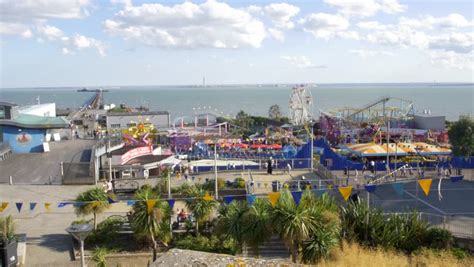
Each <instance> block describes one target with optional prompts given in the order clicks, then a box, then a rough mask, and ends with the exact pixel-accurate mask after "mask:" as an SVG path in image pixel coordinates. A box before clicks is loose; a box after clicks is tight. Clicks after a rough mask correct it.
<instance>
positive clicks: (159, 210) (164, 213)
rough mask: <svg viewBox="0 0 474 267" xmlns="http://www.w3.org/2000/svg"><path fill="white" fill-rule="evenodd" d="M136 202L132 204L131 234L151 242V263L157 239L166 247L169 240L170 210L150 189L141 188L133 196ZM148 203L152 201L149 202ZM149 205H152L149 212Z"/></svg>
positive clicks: (154, 257)
mask: <svg viewBox="0 0 474 267" xmlns="http://www.w3.org/2000/svg"><path fill="white" fill-rule="evenodd" d="M135 199H136V202H135V204H133V210H132V216H131V222H130V223H131V226H132V229H133V232H134V233H135V234H136V235H137V236H138V237H140V236H146V237H148V238H149V240H151V243H152V249H153V261H155V260H156V250H157V245H156V240H157V238H158V239H159V240H160V241H161V242H162V243H163V244H164V245H167V242H166V239H170V235H169V231H170V229H169V220H170V217H171V208H170V207H169V205H168V203H167V202H165V201H162V200H161V199H159V195H158V193H156V192H154V191H153V190H152V189H151V188H150V187H143V188H142V189H141V190H140V191H138V192H137V193H136V194H135ZM149 201H153V202H154V203H152V202H149ZM149 203H152V204H153V205H152V206H151V209H152V210H151V211H150V209H149Z"/></svg>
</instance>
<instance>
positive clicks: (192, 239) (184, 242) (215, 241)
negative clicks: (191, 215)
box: [176, 235, 237, 255]
mask: <svg viewBox="0 0 474 267" xmlns="http://www.w3.org/2000/svg"><path fill="white" fill-rule="evenodd" d="M176 247H177V248H180V249H190V250H197V251H204V252H212V253H224V254H231V255H235V253H236V251H237V248H236V247H235V246H234V242H232V240H230V239H229V238H224V237H223V236H216V235H212V236H210V237H206V236H203V235H198V236H192V235H188V236H186V237H184V238H183V239H181V240H178V241H176Z"/></svg>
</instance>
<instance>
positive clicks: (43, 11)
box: [0, 0, 105, 56]
mask: <svg viewBox="0 0 474 267" xmlns="http://www.w3.org/2000/svg"><path fill="white" fill-rule="evenodd" d="M89 4H90V3H89V0H68V1H66V0H64V1H63V0H61V1H58V0H22V1H17V0H0V15H1V16H0V34H12V35H20V36H22V37H25V38H30V37H32V36H33V35H36V36H37V38H36V40H38V42H40V43H44V42H45V41H50V42H53V43H57V44H59V45H60V46H61V47H62V49H61V52H62V53H63V54H73V53H74V50H80V49H85V48H93V49H96V50H97V51H98V53H99V54H100V55H101V56H104V55H105V45H104V44H103V43H102V42H101V41H98V40H96V39H94V38H90V37H86V36H83V35H80V34H76V35H75V36H74V37H68V36H66V35H65V34H64V32H63V31H62V30H61V29H59V28H57V27H55V26H52V25H49V24H48V20H50V19H80V18H84V17H86V16H87V15H88V12H87V9H86V7H87V6H88V5H89Z"/></svg>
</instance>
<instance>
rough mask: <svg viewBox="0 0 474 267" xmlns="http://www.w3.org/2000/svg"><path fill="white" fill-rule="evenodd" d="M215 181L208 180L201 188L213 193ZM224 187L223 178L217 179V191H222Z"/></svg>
mask: <svg viewBox="0 0 474 267" xmlns="http://www.w3.org/2000/svg"><path fill="white" fill-rule="evenodd" d="M214 183H215V179H209V181H207V182H205V183H204V184H203V188H204V189H205V190H207V191H214V190H215V189H216V188H215V185H214ZM224 187H225V180H224V179H223V178H217V188H218V189H219V190H221V189H224Z"/></svg>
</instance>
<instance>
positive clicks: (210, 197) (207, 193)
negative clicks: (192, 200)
mask: <svg viewBox="0 0 474 267" xmlns="http://www.w3.org/2000/svg"><path fill="white" fill-rule="evenodd" d="M203 199H204V200H205V201H212V200H213V199H214V198H213V197H212V196H211V195H209V192H207V191H206V193H204V197H203Z"/></svg>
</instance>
